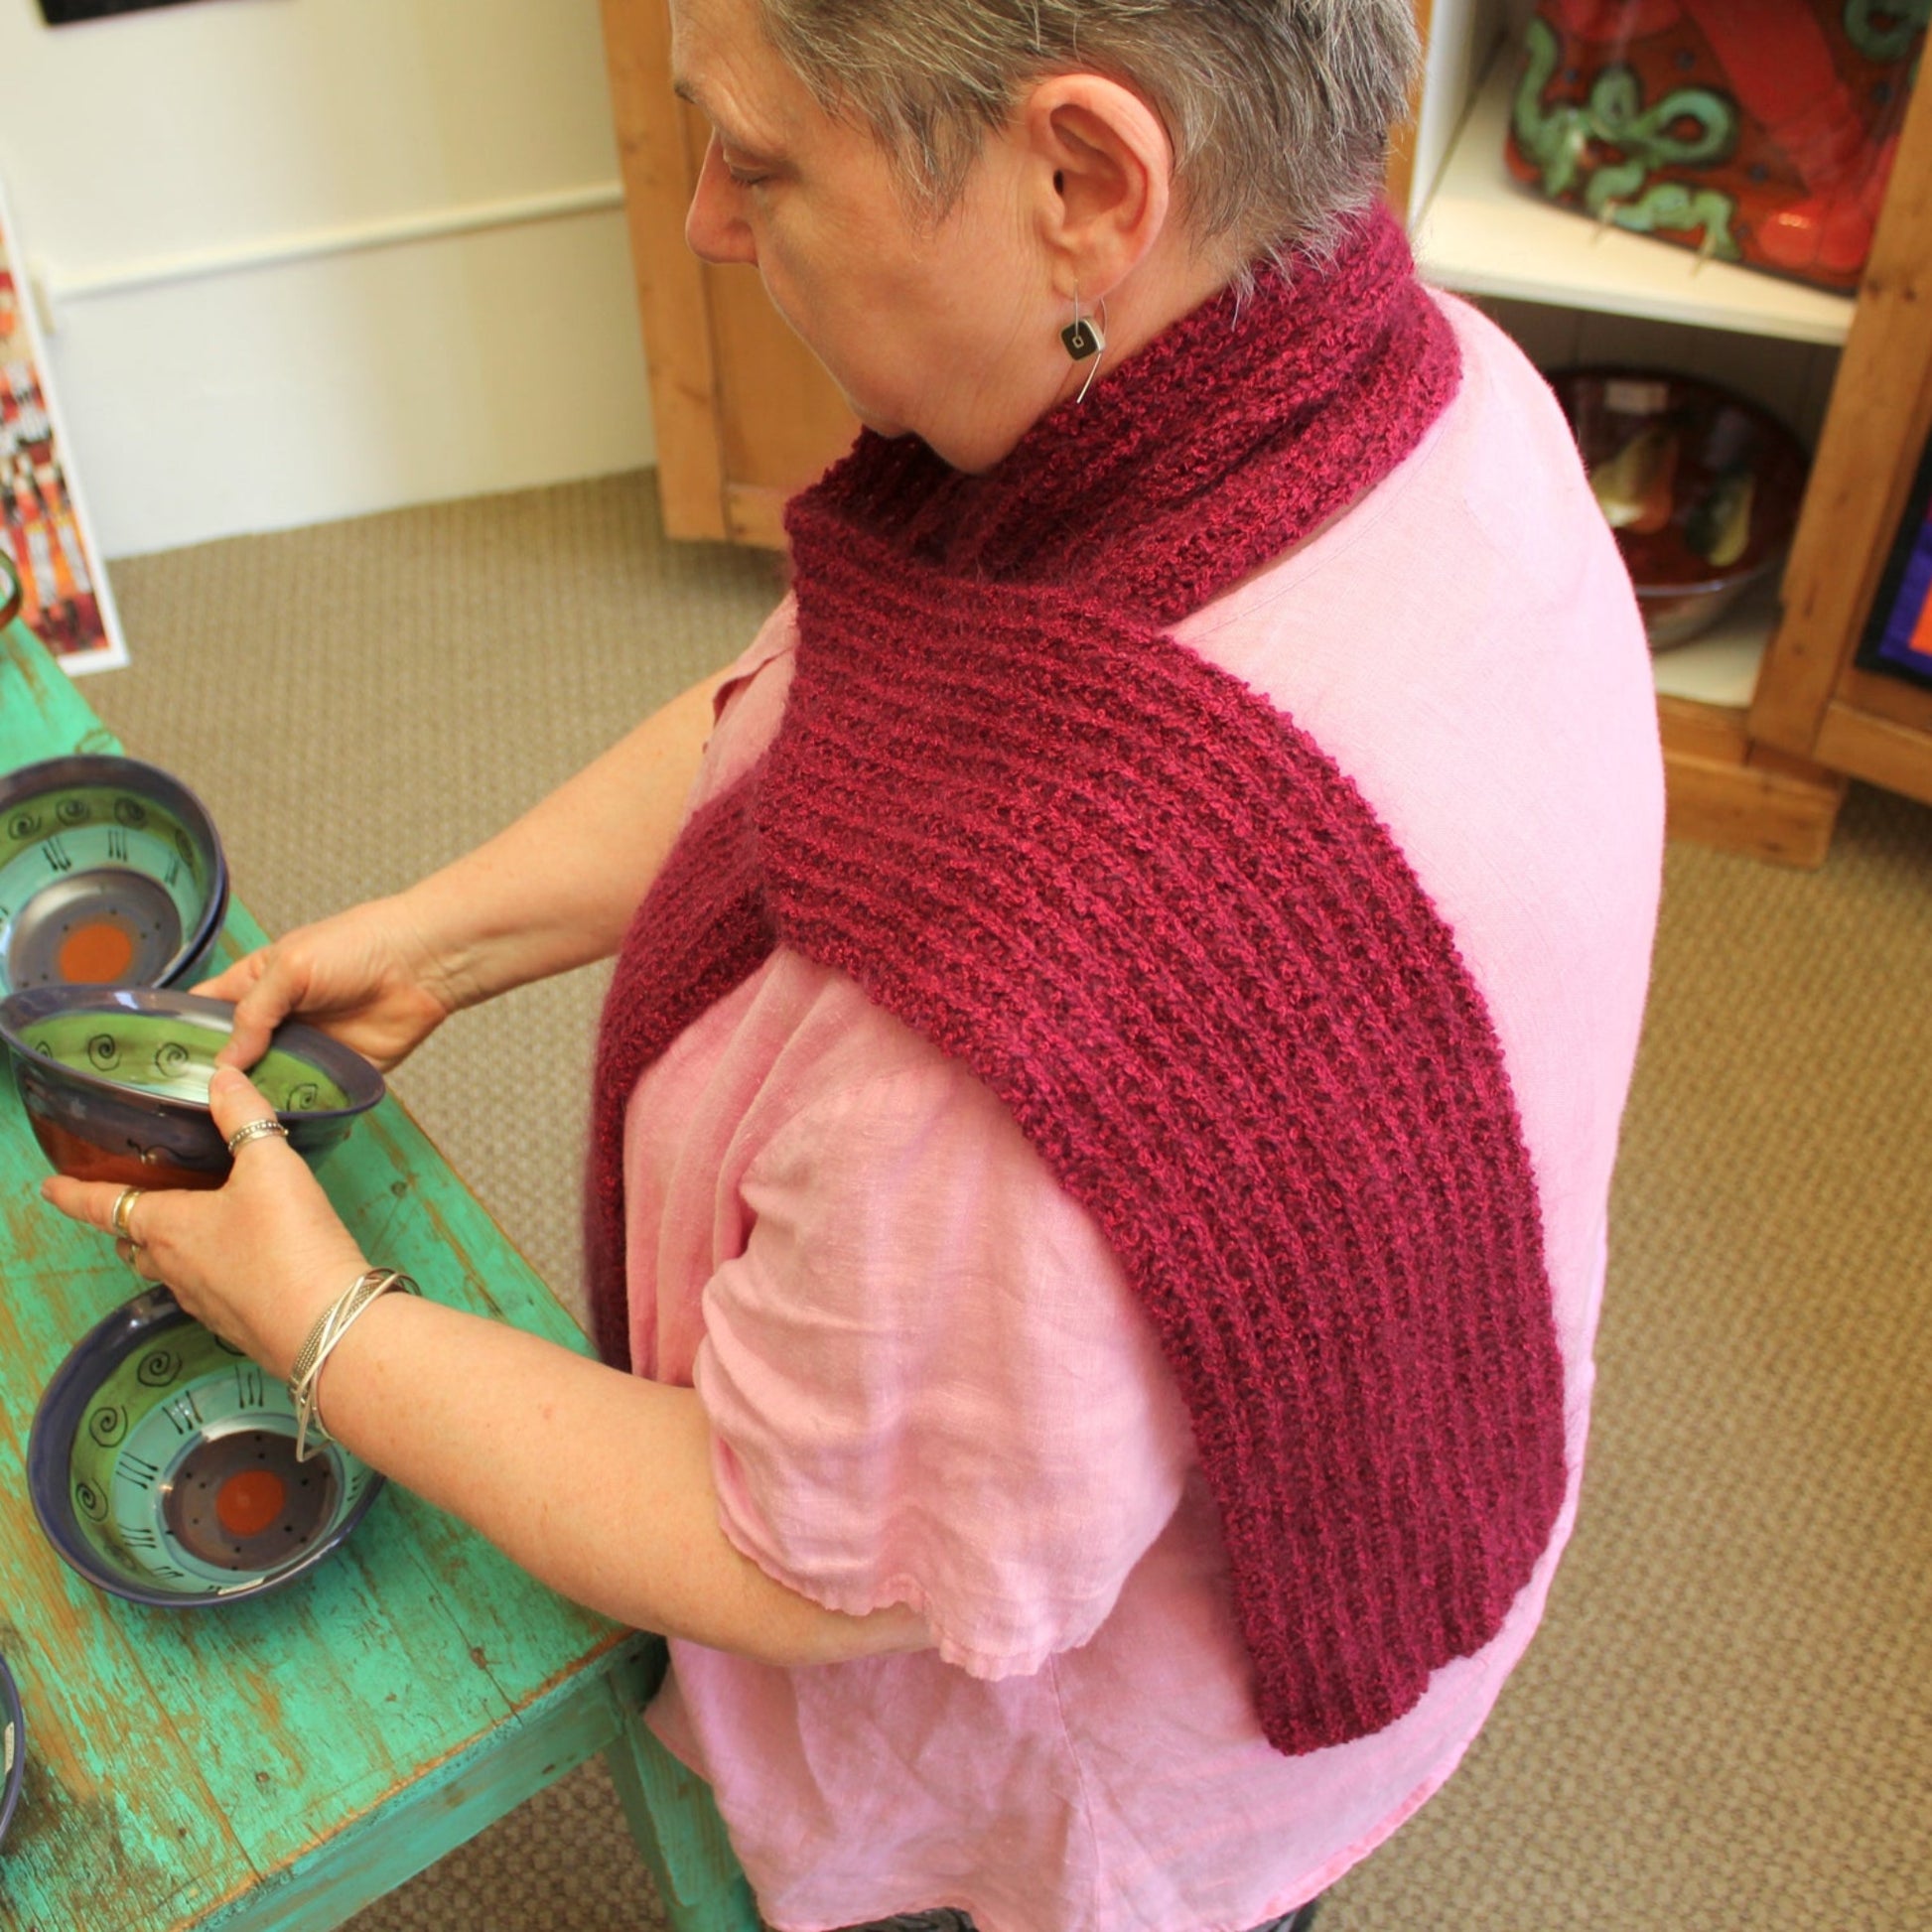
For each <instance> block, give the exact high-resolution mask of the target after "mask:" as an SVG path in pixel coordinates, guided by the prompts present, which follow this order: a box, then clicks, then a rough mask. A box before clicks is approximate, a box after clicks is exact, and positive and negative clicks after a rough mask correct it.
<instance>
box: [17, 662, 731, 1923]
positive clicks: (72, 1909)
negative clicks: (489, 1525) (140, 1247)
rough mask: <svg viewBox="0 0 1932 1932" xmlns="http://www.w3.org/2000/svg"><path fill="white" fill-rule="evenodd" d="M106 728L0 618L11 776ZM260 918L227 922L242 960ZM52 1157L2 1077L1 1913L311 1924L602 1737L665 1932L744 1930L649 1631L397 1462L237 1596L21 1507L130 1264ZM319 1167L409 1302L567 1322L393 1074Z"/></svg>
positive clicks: (88, 745) (88, 747)
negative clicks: (300, 1555)
mask: <svg viewBox="0 0 1932 1932" xmlns="http://www.w3.org/2000/svg"><path fill="white" fill-rule="evenodd" d="M119 749H120V747H119V746H118V745H117V744H116V742H115V740H114V739H113V737H112V736H111V735H110V734H109V733H108V732H107V731H106V730H105V729H104V727H103V726H102V725H101V723H100V721H99V720H98V719H97V718H96V717H95V716H94V714H93V713H92V712H91V711H90V710H89V709H88V707H87V706H86V704H85V703H84V702H83V701H82V699H81V698H80V696H79V695H78V693H77V692H76V691H75V689H74V688H73V686H72V685H71V684H70V683H69V680H68V678H67V677H66V675H65V674H64V673H63V672H62V671H61V670H60V669H59V668H58V667H56V666H55V665H54V663H53V662H52V660H51V659H49V658H48V657H47V656H46V655H45V654H44V653H43V651H42V650H41V647H40V645H39V643H38V642H37V641H36V640H35V639H34V638H33V637H32V636H31V635H30V634H29V633H28V631H27V630H26V629H25V628H24V627H23V626H22V625H19V624H15V625H13V626H11V627H9V628H8V629H6V630H5V631H4V632H0V770H11V769H13V768H15V767H16V766H18V765H22V764H27V763H30V762H32V761H33V760H35V759H42V758H53V757H56V756H59V755H61V754H63V753H67V752H73V751H88V752H114V751H118V750H119ZM180 775H181V776H183V777H184V778H185V779H187V781H188V782H189V783H190V784H191V785H192V784H193V783H194V773H193V772H184V773H181V774H180ZM258 938H259V932H258V929H257V928H256V927H255V926H254V925H253V924H252V922H251V921H250V920H249V919H248V917H247V915H246V914H245V913H243V912H241V911H239V910H236V911H234V912H232V913H231V914H230V916H229V920H228V928H227V935H226V938H225V940H224V944H225V945H226V946H227V948H228V949H229V954H230V956H232V953H233V952H234V950H236V949H238V948H245V947H247V946H250V945H253V944H255V943H256V942H257V940H258ZM46 1172H47V1169H46V1163H45V1162H44V1160H43V1159H42V1156H41V1153H40V1150H39V1148H38V1147H37V1146H36V1144H35V1142H34V1140H33V1137H32V1135H31V1134H30V1133H29V1131H28V1128H27V1125H26V1122H25V1119H24V1117H23V1116H22V1113H21V1110H20V1105H19V1102H18V1100H17V1098H16V1097H15V1095H14V1092H13V1087H12V1082H11V1080H6V1079H4V1077H3V1076H0V1361H3V1362H4V1369H5V1374H4V1387H3V1388H0V1651H3V1652H4V1654H5V1656H6V1659H7V1662H8V1664H9V1665H10V1666H11V1668H12V1670H13V1673H14V1676H15V1678H16V1679H17V1681H18V1682H19V1685H20V1692H21V1698H22V1702H23V1704H24V1707H25V1712H26V1752H27V1769H26V1783H25V1786H24V1789H23V1792H22V1796H21V1802H20V1807H19V1809H18V1811H17V1812H16V1813H15V1815H14V1820H13V1825H12V1829H11V1830H10V1831H9V1833H8V1835H7V1838H6V1840H5V1842H4V1844H0V1928H5V1932H176V1929H177V1928H188V1927H194V1928H198V1932H322V1928H326V1927H330V1926H335V1925H339V1924H341V1923H342V1921H343V1920H344V1919H345V1918H347V1917H348V1916H349V1915H350V1914H352V1913H353V1912H355V1911H357V1910H359V1909H360V1908H361V1907H362V1906H363V1905H365V1904H367V1903H368V1902H369V1901H370V1900H371V1899H373V1898H376V1897H379V1896H380V1895H381V1894H382V1893H383V1892H385V1891H388V1890H389V1889H391V1888H392V1887H393V1886H395V1885H398V1884H400V1883H401V1882H402V1881H403V1879H405V1878H407V1877H409V1876H411V1875H412V1874H413V1873H415V1872H417V1871H420V1870H421V1869H422V1868H423V1867H424V1866H425V1865H428V1864H430V1863H433V1862H434V1861H435V1860H436V1859H438V1858H440V1857H441V1856H442V1855H443V1854H444V1853H445V1852H447V1851H449V1850H451V1848H453V1847H454V1846H457V1845H460V1844H462V1843H463V1841H464V1840H466V1839H468V1838H470V1837H473V1836H474V1835H475V1834H476V1833H478V1832H480V1831H482V1830H483V1827H484V1826H485V1825H488V1824H489V1823H491V1822H492V1821H493V1820H494V1819H496V1818H498V1817H500V1816H501V1815H502V1814H503V1813H504V1812H506V1811H508V1810H509V1809H510V1808H511V1807H512V1806H513V1805H515V1804H517V1803H518V1802H519V1801H520V1800H522V1799H523V1798H526V1797H528V1796H529V1795H530V1794H531V1793H532V1792H534V1791H537V1790H539V1789H541V1788H542V1787H543V1786H544V1785H545V1784H547V1783H549V1782H550V1780H552V1779H553V1778H556V1777H558V1776H560V1775H561V1774H562V1773H564V1772H565V1771H568V1770H570V1769H571V1768H573V1767H574V1766H575V1765H577V1764H580V1763H582V1762H583V1761H584V1759H585V1758H587V1757H589V1756H590V1755H591V1753H592V1752H594V1751H602V1752H604V1753H605V1755H606V1758H607V1761H608V1762H609V1764H610V1766H611V1769H612V1772H613V1774H614V1775H615V1777H616V1779H617V1784H618V1789H619V1792H620V1793H621V1797H622V1799H623V1804H624V1809H625V1812H626V1815H627V1817H628V1819H629V1822H630V1826H631V1830H632V1834H633V1836H634V1837H635V1839H636V1841H637V1845H638V1849H639V1852H640V1853H641V1855H642V1856H643V1858H644V1860H645V1862H646V1863H647V1864H648V1866H649V1867H650V1870H651V1872H652V1875H653V1877H654V1878H655V1879H656V1882H657V1885H658V1889H659V1891H660V1892H661V1893H662V1895H663V1898H664V1901H665V1904H666V1907H667V1909H668V1910H669V1912H670V1915H671V1918H672V1921H673V1923H674V1924H675V1925H676V1926H677V1927H678V1928H679V1929H680V1932H755V1929H756V1927H757V1925H758V1918H757V1914H756V1912H755V1911H754V1909H753V1906H752V1901H751V1894H750V1891H749V1889H748V1888H747V1886H746V1884H745V1880H744V1878H743V1876H742V1874H741V1873H740V1872H739V1869H738V1866H737V1863H736V1862H735V1861H734V1859H733V1858H732V1855H731V1851H730V1848H729V1846H728V1845H727V1844H726V1841H725V1837H724V1833H723V1829H722V1827H721V1826H720V1825H719V1822H718V1817H717V1812H716V1810H715V1809H714V1808H713V1806H712V1803H711V1798H710V1793H709V1791H708V1790H707V1789H706V1788H705V1787H704V1786H703V1785H702V1784H701V1783H699V1782H698V1781H697V1780H695V1779H693V1778H691V1777H690V1776H689V1775H688V1774H687V1773H685V1772H684V1771H683V1769H682V1768H681V1767H680V1766H679V1765H678V1764H677V1763H676V1761H675V1760H674V1759H672V1758H671V1757H670V1756H669V1755H668V1754H667V1753H666V1752H665V1751H664V1750H663V1749H662V1747H661V1746H659V1745H658V1744H657V1743H656V1742H655V1740H654V1739H652V1738H651V1736H650V1734H649V1732H648V1731H646V1730H645V1729H644V1727H643V1726H642V1725H640V1724H639V1723H637V1722H636V1718H635V1713H636V1712H637V1710H638V1709H639V1707H640V1705H641V1704H642V1702H643V1700H644V1698H645V1697H647V1696H648V1694H649V1692H650V1690H651V1689H652V1688H653V1686H654V1684H655V1682H656V1680H657V1678H658V1676H659V1675H660V1674H661V1672H662V1669H663V1647H662V1645H661V1644H660V1643H659V1642H658V1640H657V1639H656V1638H654V1637H649V1636H644V1635H641V1634H639V1633H638V1632H636V1631H629V1630H622V1629H620V1628H618V1627H616V1626H615V1625H613V1624H610V1623H607V1622H605V1621H604V1620H602V1619H601V1618H599V1617H596V1616H593V1615H591V1614H590V1613H589V1612H588V1611H584V1610H580V1609H578V1608H576V1607H575V1606H573V1605H572V1604H570V1603H567V1602H566V1601H564V1600H563V1598H561V1597H559V1596H557V1595H555V1594H554V1593H553V1592H551V1591H550V1590H548V1589H546V1588H544V1587H543V1586H541V1585H540V1584H538V1583H536V1582H534V1581H533V1580H532V1579H531V1578H530V1577H528V1576H526V1575H525V1574H524V1573H523V1572H522V1571H520V1570H518V1569H517V1568H516V1567H515V1566H514V1565H513V1564H511V1563H510V1562H508V1561H507V1559H505V1558H503V1557H502V1556H500V1555H498V1554H497V1552H496V1551H495V1550H494V1549H493V1548H491V1546H490V1545H489V1544H487V1543H485V1542H484V1541H483V1540H482V1539H481V1538H480V1537H477V1536H474V1535H472V1534H471V1533H470V1532H469V1531H467V1530H465V1529H464V1528H462V1527H461V1526H460V1525H459V1524H457V1523H456V1522H454V1521H453V1520H452V1519H451V1518H449V1517H447V1516H445V1515H443V1514H441V1513H440V1512H439V1511H437V1510H434V1509H432V1508H430V1507H429V1506H428V1505H427V1504H425V1503H422V1502H420V1501H418V1500H417V1499H416V1498H415V1497H413V1496H410V1495H408V1494H406V1493H404V1492H403V1491H401V1490H400V1489H398V1488H397V1487H395V1486H394V1485H393V1484H392V1485H390V1486H389V1487H388V1488H387V1489H386V1490H385V1491H384V1492H383V1494H382V1495H381V1496H380V1497H379V1498H378V1499H377V1501H376V1503H375V1506H374V1508H373V1509H372V1510H371V1511H370V1513H369V1516H368V1518H367V1520H366V1521H365V1522H364V1523H363V1524H362V1526H361V1527H360V1529H359V1530H358V1531H357V1532H356V1534H355V1535H354V1536H353V1537H352V1538H351V1539H350V1540H349V1542H348V1543H347V1544H346V1545H345V1547H344V1549H343V1550H342V1551H340V1552H339V1553H338V1554H337V1555H336V1556H334V1557H332V1558H331V1559H330V1561H329V1562H327V1563H325V1564H323V1565H321V1566H320V1567H319V1568H318V1569H317V1571H316V1572H315V1573H314V1574H313V1575H312V1576H310V1577H308V1578H306V1579H305V1580H303V1581H302V1582H299V1583H297V1584H294V1585H291V1586H290V1587H287V1588H286V1589H284V1590H282V1591H280V1592H277V1593H275V1594H272V1595H269V1596H265V1597H262V1598H261V1599H259V1600H257V1601H254V1602H248V1603H238V1604H232V1605H229V1606H226V1607H222V1608H207V1609H194V1610H182V1611H166V1610H154V1609H145V1608H142V1607H140V1606H138V1605H136V1604H132V1603H126V1602H123V1601H121V1600H120V1599H119V1598H117V1597H111V1596H105V1595H102V1594H100V1593H99V1592H98V1591H96V1590H95V1589H93V1588H92V1587H90V1586H88V1585H87V1584H84V1583H82V1582H81V1581H80V1580H79V1579H78V1578H76V1577H75V1576H73V1575H72V1573H71V1572H69V1570H68V1569H67V1568H66V1567H65V1566H64V1565H63V1564H62V1563H61V1561H60V1560H59V1559H58V1558H57V1557H56V1556H55V1554H54V1552H53V1550H52V1549H51V1548H50V1547H49V1545H48V1544H47V1542H46V1541H45V1539H44V1538H43V1537H42V1535H41V1533H40V1529H39V1526H38V1524H37V1523H36V1521H35V1519H34V1514H33V1510H32V1507H31V1505H30V1504H29V1502H28V1499H27V1482H26V1475H25V1467H26V1457H27V1441H28V1431H29V1426H30V1424H31V1423H32V1421H33V1415H34V1405H35V1403H36V1401H37V1400H38V1399H39V1396H40V1392H41V1390H42V1389H43V1388H44V1387H45V1386H46V1384H47V1381H48V1378H49V1377H50V1376H51V1375H52V1374H53V1372H54V1370H55V1368H56V1367H57V1366H58V1364H59V1363H60V1361H61V1360H62V1358H63V1357H64V1356H65V1355H66V1353H67V1351H68V1349H69V1347H70V1346H71V1345H72V1343H73V1342H74V1340H75V1339H76V1338H77V1337H78V1336H80V1335H81V1334H82V1333H83V1332H85V1330H86V1329H87V1328H89V1327H90V1326H91V1325H92V1324H93V1323H94V1322H95V1321H96V1320H98V1319H99V1317H100V1316H102V1315H103V1314H105V1313H106V1312H107V1311H109V1310H110V1309H112V1308H114V1307H116V1306H118V1305H119V1304H120V1303H122V1302H124V1301H126V1300H127V1299H128V1298H129V1297H130V1296H131V1295H132V1294H134V1293H135V1292H136V1291H137V1288H138V1286H139V1285H138V1284H137V1283H136V1282H135V1280H134V1278H133V1277H132V1276H131V1275H130V1274H129V1273H128V1271H127V1270H126V1269H125V1268H123V1267H122V1266H121V1265H120V1263H119V1262H118V1261H116V1259H115V1258H114V1254H113V1250H112V1248H111V1247H110V1246H109V1244H108V1243H107V1241H106V1240H104V1239H103V1238H102V1237H100V1236H98V1235H96V1234H92V1233H90V1232H88V1231H87V1230H85V1229H81V1228H77V1227H75V1226H73V1225H72V1224H71V1223H69V1222H67V1221H65V1220H63V1219H62V1218H61V1217H60V1216H58V1215H56V1214H55V1213H53V1212H52V1210H51V1209H49V1208H47V1207H46V1206H44V1205H43V1204H42V1203H41V1202H40V1200H39V1199H38V1197H37V1194H36V1189H37V1188H38V1186H39V1184H40V1182H41V1180H42V1179H43V1178H44V1177H45V1174H46ZM324 1179H325V1184H326V1185H327V1187H328V1189H329V1192H330V1193H331V1195H332V1196H333V1197H334V1199H335V1201H336V1204H337V1205H338V1207H339V1208H340V1209H341V1210H342V1211H343V1213H344V1215H345V1218H346V1220H347V1222H348V1224H349V1226H350V1227H351V1228H352V1229H353V1230H354V1231H355V1232H356V1234H357V1235H358V1237H359V1238H360V1240H361V1243H362V1245H363V1247H364V1248H365V1250H366V1251H367V1252H369V1253H371V1254H380V1255H382V1256H383V1257H384V1259H385V1260H388V1261H391V1262H393V1263H394V1265H396V1266H398V1267H402V1268H405V1269H407V1270H408V1271H409V1272H410V1273H411V1274H412V1275H414V1276H415V1277H416V1279H417V1280H418V1281H419V1282H421V1283H422V1285H423V1288H424V1291H425V1292H426V1293H427V1294H429V1295H432V1296H435V1297H437V1298H438V1299H441V1300H445V1301H448V1302H451V1303H454V1304H456V1305H458V1306H460V1307H464V1308H469V1309H473V1310H476V1311H480V1312H483V1313H487V1314H490V1315H494V1316H497V1317H499V1318H501V1319H503V1320H505V1321H512V1322H515V1323H516V1324H517V1325H518V1326H519V1327H522V1328H528V1329H531V1330H534V1331H535V1332H536V1333H538V1334H543V1335H548V1336H550V1337H551V1338H552V1339H554V1340H557V1341H560V1342H563V1343H566V1344H567V1345H570V1346H573V1347H578V1348H581V1347H582V1346H583V1345H584V1344H583V1342H582V1339H581V1337H580V1335H579V1333H578V1330H577V1327H576V1324H575V1323H574V1322H572V1321H571V1319H570V1318H569V1316H568V1315H567V1314H566V1313H565V1312H564V1311H563V1310H562V1309H561V1308H559V1306H558V1305H557V1303H556V1301H555V1300H554V1299H553V1298H552V1296H551V1295H550V1293H549V1292H548V1290H546V1289H545V1288H544V1286H543V1284H542V1283H541V1282H540V1281H539V1280H538V1279H537V1278H536V1276H535V1275H534V1274H533V1273H532V1272H531V1270H530V1268H529V1266H528V1265H527V1264H526V1263H525V1262H524V1261H523V1260H522V1258H521V1257H520V1256H519V1255H518V1254H517V1253H516V1251H515V1250H514V1249H513V1248H512V1247H511V1246H510V1244H509V1242H508V1241H507V1240H506V1239H505V1238H504V1236H503V1235H502V1233H501V1232H500V1231H499V1230H498V1229H497V1228H496V1226H495V1225H494V1224H493V1223H492V1222H491V1221H490V1219H489V1217H488V1216H487V1215H486V1214H485V1213H484V1212H483V1209H482V1207H480V1206H479V1205H478V1203H477V1201H476V1199H475V1198H474V1197H473V1196H472V1195H471V1193H470V1192H469V1190H468V1189H467V1188H466V1187H464V1185H463V1184H462V1182H461V1181H459V1180H458V1179H457V1178H456V1176H455V1175H454V1174H453V1173H451V1172H450V1170H449V1168H448V1167H447V1166H446V1165H445V1163H444V1162H443V1160H442V1159H441V1157H440V1156H439V1155H438V1154H437V1152H436V1150H435V1149H434V1148H433V1147H432V1146H431V1145H430V1144H429V1142H428V1141H427V1140H426V1139H425V1138H424V1136H423V1134H422V1133H421V1131H420V1130H419V1129H418V1128H417V1126H416V1125H415V1123H414V1122H413V1121H412V1120H411V1119H410V1118H409V1116H408V1115H407V1114H406V1113H404V1111H403V1110H402V1108H401V1107H400V1106H399V1105H398V1104H397V1103H396V1101H395V1100H394V1099H393V1097H392V1098H390V1099H389V1100H386V1101H384V1103H383V1104H382V1106H381V1108H380V1109H379V1110H378V1111H377V1112H376V1113H375V1114H374V1115H372V1116H370V1117H369V1118H368V1119H366V1120H364V1121H363V1122H361V1123H360V1124H359V1125H358V1126H357V1128H356V1130H355V1132H354V1133H353V1134H352V1135H351V1136H350V1138H349V1140H348V1142H347V1143H346V1144H345V1146H344V1147H343V1148H342V1149H341V1150H340V1151H339V1152H338V1153H337V1154H336V1155H335V1156H334V1157H333V1158H332V1160H331V1162H330V1164H329V1166H328V1168H327V1170H326V1171H325V1174H324Z"/></svg>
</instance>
